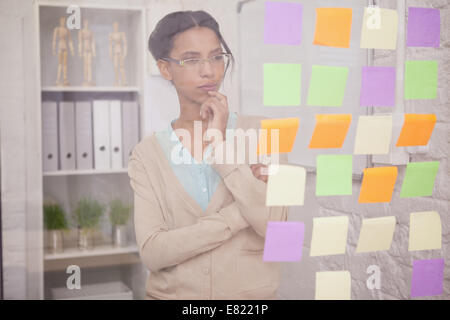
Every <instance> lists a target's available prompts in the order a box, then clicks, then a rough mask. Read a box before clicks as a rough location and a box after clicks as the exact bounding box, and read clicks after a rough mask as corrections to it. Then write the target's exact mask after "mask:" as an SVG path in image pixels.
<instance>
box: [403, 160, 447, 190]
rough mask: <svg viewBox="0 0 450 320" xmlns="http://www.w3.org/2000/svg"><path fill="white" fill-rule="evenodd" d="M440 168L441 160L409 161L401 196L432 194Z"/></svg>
mask: <svg viewBox="0 0 450 320" xmlns="http://www.w3.org/2000/svg"><path fill="white" fill-rule="evenodd" d="M438 170H439V161H427V162H410V163H408V164H407V165H406V172H405V177H404V179H403V184H402V189H401V191H400V198H412V197H427V196H431V195H432V194H433V188H434V181H435V179H436V175H437V172H438Z"/></svg>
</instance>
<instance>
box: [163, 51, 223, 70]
mask: <svg viewBox="0 0 450 320" xmlns="http://www.w3.org/2000/svg"><path fill="white" fill-rule="evenodd" d="M220 55H222V56H226V57H227V58H228V61H227V66H226V67H227V68H228V64H229V63H230V60H231V54H230V53H227V52H222V53H219V54H216V55H214V56H212V57H211V58H206V59H198V58H188V59H183V60H177V59H174V58H171V57H165V58H161V60H165V61H172V62H175V63H176V64H178V65H179V66H180V67H182V68H186V64H185V63H186V61H189V60H198V61H199V62H200V63H202V62H204V61H209V62H212V59H213V58H214V57H217V56H220Z"/></svg>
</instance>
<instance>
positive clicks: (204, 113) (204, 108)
mask: <svg viewBox="0 0 450 320" xmlns="http://www.w3.org/2000/svg"><path fill="white" fill-rule="evenodd" d="M211 101H212V99H208V100H206V101H205V102H203V104H202V105H201V106H200V115H201V116H202V119H206V118H207V117H208V116H209V114H208V110H209V109H210V108H211V107H210V103H211Z"/></svg>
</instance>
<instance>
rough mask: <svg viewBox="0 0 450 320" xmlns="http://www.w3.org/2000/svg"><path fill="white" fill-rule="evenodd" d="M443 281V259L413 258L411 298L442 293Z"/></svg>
mask: <svg viewBox="0 0 450 320" xmlns="http://www.w3.org/2000/svg"><path fill="white" fill-rule="evenodd" d="M443 281H444V259H429V260H414V261H413V270H412V279H411V298H414V297H426V296H437V295H440V294H442V292H443V287H442V285H443Z"/></svg>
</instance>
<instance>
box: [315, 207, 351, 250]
mask: <svg viewBox="0 0 450 320" xmlns="http://www.w3.org/2000/svg"><path fill="white" fill-rule="evenodd" d="M347 231H348V217H347V216H339V217H320V218H313V232H312V239H311V252H310V255H311V257H314V256H325V255H333V254H344V253H345V249H346V246H347Z"/></svg>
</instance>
